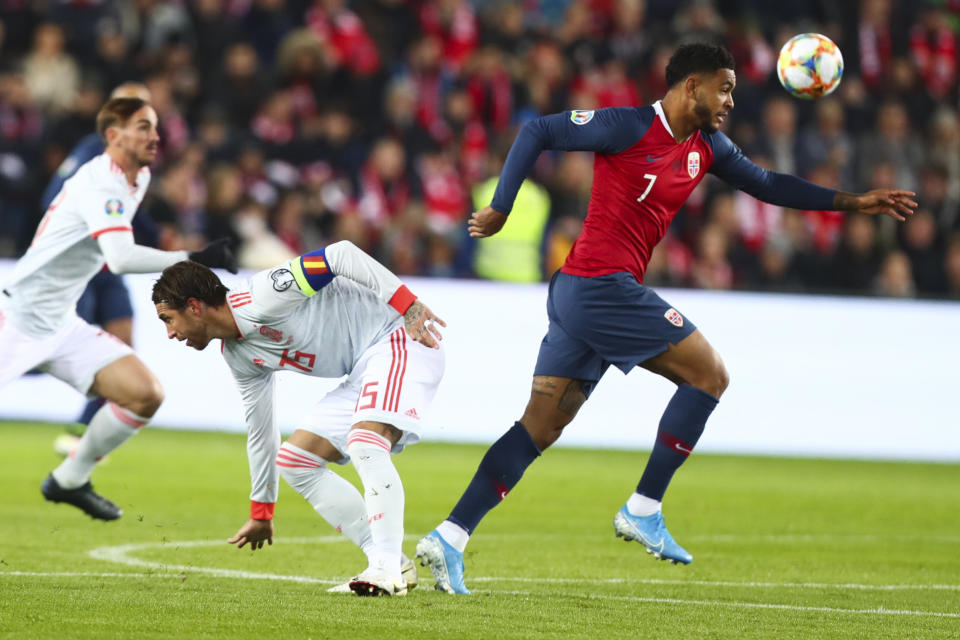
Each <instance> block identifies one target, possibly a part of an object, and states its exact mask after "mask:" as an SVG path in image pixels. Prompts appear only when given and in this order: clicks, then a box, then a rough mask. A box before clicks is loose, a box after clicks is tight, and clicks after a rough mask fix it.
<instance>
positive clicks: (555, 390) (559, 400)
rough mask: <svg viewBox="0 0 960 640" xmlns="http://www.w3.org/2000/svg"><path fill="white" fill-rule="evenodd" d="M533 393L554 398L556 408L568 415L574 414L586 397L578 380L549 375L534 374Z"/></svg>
mask: <svg viewBox="0 0 960 640" xmlns="http://www.w3.org/2000/svg"><path fill="white" fill-rule="evenodd" d="M565 383H566V384H565ZM533 395H536V396H541V397H544V398H550V399H552V400H555V401H556V407H557V409H558V410H559V411H561V412H563V413H565V414H567V415H569V416H574V415H576V414H577V410H578V409H580V406H581V405H582V404H583V403H584V402H585V401H586V399H587V396H586V394H584V393H583V388H582V386H581V384H580V381H579V380H567V379H566V378H551V377H549V376H534V378H533Z"/></svg>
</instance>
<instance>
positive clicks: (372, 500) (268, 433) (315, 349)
mask: <svg viewBox="0 0 960 640" xmlns="http://www.w3.org/2000/svg"><path fill="white" fill-rule="evenodd" d="M335 276H341V277H335ZM153 302H154V304H155V305H156V308H157V316H158V317H159V318H160V320H162V321H163V322H164V324H166V326H167V336H168V337H169V338H176V339H177V340H180V341H184V340H186V343H187V346H190V347H193V348H194V349H198V350H202V349H204V348H206V346H207V344H209V343H210V341H211V340H213V339H216V338H219V339H221V340H222V341H223V343H222V351H223V357H224V359H225V360H226V361H227V364H228V365H229V367H230V371H231V372H232V373H233V376H234V378H235V379H236V382H237V386H238V387H239V390H240V394H241V396H242V397H243V404H244V409H245V415H246V422H247V427H248V436H247V453H248V456H249V460H250V478H251V484H252V490H251V493H250V500H251V510H250V519H249V520H248V521H247V523H246V524H244V525H243V526H242V527H241V528H240V530H239V531H238V532H237V534H236V535H235V536H233V537H232V538H230V539H229V540H228V541H227V542H229V543H231V544H236V545H237V546H238V547H242V546H244V545H245V544H247V543H250V545H251V547H252V548H253V549H259V548H260V547H262V546H263V543H264V541H266V542H269V543H270V544H273V522H272V519H273V512H274V505H275V503H276V501H277V482H278V474H280V475H283V477H284V478H285V479H286V480H287V482H288V483H289V484H290V486H291V487H293V488H294V489H295V490H296V491H297V492H298V493H300V494H301V495H302V496H303V497H304V498H306V499H307V501H308V502H310V504H311V505H312V506H313V508H314V509H315V510H316V511H317V513H319V514H320V515H321V516H323V517H324V519H326V520H327V522H329V523H330V524H331V525H332V526H333V527H335V528H336V529H337V530H338V531H340V532H342V533H343V534H344V535H345V536H347V538H349V539H350V540H351V541H353V542H354V543H355V544H357V546H359V547H360V548H361V549H362V550H363V552H364V553H365V554H366V555H367V558H368V560H369V566H368V567H367V569H366V570H364V571H363V572H362V573H361V574H360V575H358V576H357V577H356V578H354V579H353V580H351V581H350V583H349V588H350V589H352V590H353V591H355V592H356V593H357V594H359V595H404V594H406V592H407V588H408V586H407V585H408V582H411V581H413V582H414V583H415V576H416V570H415V568H414V567H413V564H412V563H410V562H409V561H407V560H406V559H405V558H404V557H403V556H402V551H401V543H402V542H403V507H404V492H403V485H402V483H401V481H400V476H399V475H398V473H397V470H396V468H395V467H394V465H393V462H392V460H391V457H390V455H391V453H398V452H400V451H401V450H402V449H403V448H404V446H406V445H409V444H413V443H415V442H417V441H418V440H419V439H420V424H421V419H422V417H423V415H424V412H425V411H426V410H427V408H428V407H429V405H430V403H431V401H432V400H433V397H434V395H435V393H436V390H437V386H438V385H439V383H440V378H441V377H442V375H443V368H444V354H443V351H442V350H441V349H440V343H439V340H440V339H441V336H440V333H439V331H438V329H437V326H436V325H437V324H439V325H443V326H446V325H445V324H444V322H443V321H442V320H440V319H439V318H437V317H436V316H434V315H433V313H432V312H431V311H430V309H428V308H427V307H425V306H424V305H423V303H422V302H420V301H418V300H417V299H416V297H415V296H414V295H413V294H412V293H410V291H409V290H408V289H407V287H406V286H404V285H403V284H402V283H401V282H400V280H399V279H398V278H397V277H396V276H395V275H394V274H392V273H391V272H390V271H388V270H387V269H386V268H385V267H383V266H382V265H381V264H380V263H378V262H377V261H376V260H374V259H373V258H371V257H370V256H368V255H367V254H366V253H364V252H363V251H361V250H360V249H358V248H357V247H355V246H354V245H353V244H351V243H350V242H346V241H343V242H338V243H336V244H332V245H329V246H328V247H326V248H324V249H321V250H320V251H315V252H313V253H308V254H306V255H303V256H300V257H297V258H294V259H292V260H291V261H290V262H288V263H284V264H282V265H279V266H277V267H275V268H273V269H269V270H266V271H261V272H260V273H257V274H256V275H254V276H253V278H252V279H251V280H250V281H249V282H248V283H247V285H246V286H245V287H244V288H241V289H237V290H228V289H227V288H226V287H225V286H224V285H223V284H222V283H221V282H220V280H219V279H218V278H217V276H216V275H215V274H214V273H213V272H212V271H210V270H209V269H206V268H204V267H202V266H200V265H198V264H196V263H191V262H182V263H179V264H176V265H173V266H172V267H168V268H167V269H164V271H163V274H162V275H161V277H160V279H159V280H158V281H157V282H156V284H155V285H154V288H153ZM404 329H406V330H404ZM408 334H409V336H410V337H411V338H412V339H413V340H412V341H411V340H408V338H407V335H408ZM276 371H292V372H296V373H302V374H306V375H310V376H317V377H323V378H339V377H341V376H344V375H346V376H347V378H346V380H344V381H343V382H342V383H341V384H340V386H338V387H337V388H336V389H334V390H333V391H331V392H330V393H328V394H326V395H325V396H324V397H323V398H322V399H321V400H320V401H319V402H318V403H317V404H316V406H315V407H314V409H313V410H312V411H311V412H310V413H309V414H308V415H307V416H306V418H305V419H304V421H303V422H302V424H301V425H300V428H298V429H297V430H296V431H295V432H294V433H293V435H292V436H291V437H290V438H289V439H288V440H287V441H286V442H284V443H283V446H281V445H280V431H279V428H278V426H277V422H276V415H275V410H274V380H275V375H274V372H276ZM348 461H352V462H353V465H354V467H355V468H356V470H357V473H358V474H359V476H360V480H361V481H362V482H363V487H364V492H365V496H366V498H365V500H364V498H363V497H361V496H360V493H359V492H358V491H357V489H356V488H355V487H354V486H353V485H352V484H350V482H348V481H347V480H345V479H343V478H342V477H340V476H339V475H337V474H336V473H334V472H332V471H330V470H329V469H328V468H327V463H329V462H336V463H339V464H346V463H347V462H348ZM405 564H406V565H408V570H409V571H410V572H412V575H413V576H414V578H413V580H410V579H407V575H408V574H407V572H406V571H404V570H403V565H405Z"/></svg>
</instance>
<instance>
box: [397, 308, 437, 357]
mask: <svg viewBox="0 0 960 640" xmlns="http://www.w3.org/2000/svg"><path fill="white" fill-rule="evenodd" d="M403 324H404V326H405V327H406V328H407V333H409V334H410V337H411V338H413V339H414V340H415V341H417V342H419V343H420V344H422V345H425V346H428V347H430V348H431V349H439V348H440V341H441V340H443V336H442V335H440V330H439V329H438V328H437V325H440V326H441V327H445V326H447V323H446V322H444V321H443V320H441V319H440V318H438V317H437V316H435V315H433V311H430V309H429V308H428V307H427V306H426V305H425V304H423V303H422V302H420V301H419V300H414V302H413V304H412V305H410V308H409V309H407V312H406V313H405V314H403Z"/></svg>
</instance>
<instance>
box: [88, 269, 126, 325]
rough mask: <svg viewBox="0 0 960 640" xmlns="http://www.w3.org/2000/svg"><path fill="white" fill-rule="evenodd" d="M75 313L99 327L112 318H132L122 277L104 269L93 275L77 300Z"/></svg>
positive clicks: (111, 320) (112, 319)
mask: <svg viewBox="0 0 960 640" xmlns="http://www.w3.org/2000/svg"><path fill="white" fill-rule="evenodd" d="M77 315H78V316H80V317H81V318H83V319H84V320H86V321H87V322H89V323H90V324H96V325H99V326H101V327H103V326H104V325H106V324H107V323H110V322H113V321H114V320H122V319H124V318H132V317H133V306H132V305H131V304H130V292H128V291H127V285H125V284H124V283H123V278H121V277H120V276H118V275H117V274H115V273H111V272H110V271H106V270H104V271H101V272H100V273H98V274H97V275H95V276H93V277H92V278H91V279H90V282H88V283H87V288H86V290H84V292H83V295H81V296H80V299H79V300H77Z"/></svg>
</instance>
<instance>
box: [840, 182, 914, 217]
mask: <svg viewBox="0 0 960 640" xmlns="http://www.w3.org/2000/svg"><path fill="white" fill-rule="evenodd" d="M916 195H917V194H915V193H914V192H913V191H904V190H903V189H874V190H873V191H868V192H866V193H864V194H862V195H860V196H859V197H858V198H857V202H856V206H855V208H854V209H853V210H854V211H857V212H859V213H866V214H868V215H872V216H875V215H878V214H883V215H887V216H890V217H891V218H893V219H894V220H899V221H900V222H903V221H904V220H906V218H905V217H904V216H911V215H913V212H914V210H915V209H916V208H917V203H916V202H914V201H913V200H911V199H910V198H912V197H914V196H916Z"/></svg>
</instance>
